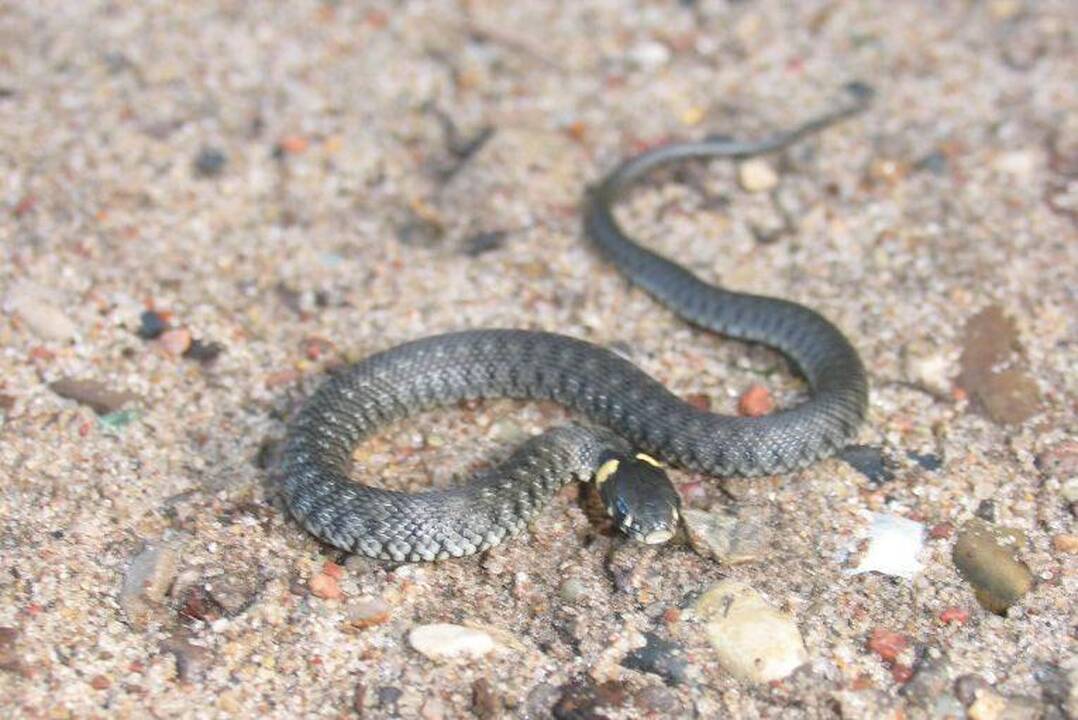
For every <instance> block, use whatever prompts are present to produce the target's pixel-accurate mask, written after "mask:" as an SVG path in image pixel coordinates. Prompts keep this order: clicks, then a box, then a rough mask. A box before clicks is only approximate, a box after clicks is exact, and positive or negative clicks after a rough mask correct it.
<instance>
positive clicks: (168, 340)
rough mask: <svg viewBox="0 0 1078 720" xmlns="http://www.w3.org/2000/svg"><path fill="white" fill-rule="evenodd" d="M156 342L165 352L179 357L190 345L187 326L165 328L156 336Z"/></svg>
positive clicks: (189, 333)
mask: <svg viewBox="0 0 1078 720" xmlns="http://www.w3.org/2000/svg"><path fill="white" fill-rule="evenodd" d="M157 342H158V344H159V345H160V346H161V348H162V349H163V350H164V351H165V352H166V353H168V354H169V355H172V356H173V357H179V356H181V355H183V354H184V353H185V352H187V349H188V348H189V347H191V331H190V330H188V329H187V328H174V329H172V330H166V331H165V332H163V333H161V335H160V336H158V338H157Z"/></svg>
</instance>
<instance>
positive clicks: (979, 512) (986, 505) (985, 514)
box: [973, 500, 996, 522]
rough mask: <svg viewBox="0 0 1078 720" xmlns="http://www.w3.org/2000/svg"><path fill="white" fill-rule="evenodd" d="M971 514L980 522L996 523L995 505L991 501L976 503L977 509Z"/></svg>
mask: <svg viewBox="0 0 1078 720" xmlns="http://www.w3.org/2000/svg"><path fill="white" fill-rule="evenodd" d="M973 514H974V515H976V516H977V517H979V518H980V519H981V520H987V521H988V522H995V521H996V503H995V501H993V500H981V501H980V502H979V503H977V509H976V510H974V511H973Z"/></svg>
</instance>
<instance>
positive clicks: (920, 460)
mask: <svg viewBox="0 0 1078 720" xmlns="http://www.w3.org/2000/svg"><path fill="white" fill-rule="evenodd" d="M906 455H907V456H908V457H909V458H910V460H913V461H914V462H915V463H917V464H918V465H920V466H921V467H922V468H924V469H925V470H928V471H929V472H935V471H936V470H939V469H940V468H941V467H943V458H941V457H940V456H939V455H936V454H935V453H925V454H924V455H922V454H921V453H916V452H913V451H912V450H911V451H910V452H908V453H906Z"/></svg>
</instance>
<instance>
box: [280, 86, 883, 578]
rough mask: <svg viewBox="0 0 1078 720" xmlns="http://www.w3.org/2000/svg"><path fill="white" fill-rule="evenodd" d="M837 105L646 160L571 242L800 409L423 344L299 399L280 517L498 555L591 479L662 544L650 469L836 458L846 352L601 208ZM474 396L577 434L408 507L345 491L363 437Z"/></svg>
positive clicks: (569, 356) (858, 102)
mask: <svg viewBox="0 0 1078 720" xmlns="http://www.w3.org/2000/svg"><path fill="white" fill-rule="evenodd" d="M847 90H848V98H849V99H848V100H847V101H846V102H844V103H842V104H841V105H840V106H838V107H837V108H836V109H834V110H832V111H830V112H828V113H826V114H824V115H821V116H820V117H818V118H815V119H813V120H810V121H809V122H806V123H804V124H803V125H801V126H799V127H797V128H796V129H793V130H790V131H788V132H784V133H781V134H778V135H775V136H773V137H771V138H768V139H765V140H762V141H757V142H738V141H733V140H729V139H724V138H708V139H705V140H702V141H698V142H686V143H677V144H670V145H665V146H661V147H658V148H656V149H653V150H650V151H647V152H645V153H643V154H641V155H639V156H636V157H634V158H632V159H630V160H628V161H627V162H625V163H624V164H622V165H621V166H620V167H618V168H617V169H616V170H614V171H613V172H612V173H611V174H609V175H608V176H607V177H606V178H605V179H604V180H603V181H602V182H601V183H599V184H598V185H597V186H596V187H595V188H593V189H592V190H591V191H590V192H589V193H588V194H587V197H586V200H585V207H584V229H585V234H586V235H587V236H588V237H589V238H591V240H592V242H594V243H595V245H596V246H597V248H598V249H599V251H600V252H601V254H602V255H603V257H605V258H606V259H607V260H608V261H609V262H611V263H613V265H614V266H615V267H617V268H618V270H620V271H621V272H622V273H623V274H624V275H625V276H626V277H627V278H629V280H630V281H631V282H632V283H634V284H636V285H638V286H639V287H641V288H643V289H644V290H646V291H647V292H648V293H650V294H651V295H653V296H654V297H655V298H657V299H658V300H659V301H661V302H662V303H663V304H665V305H666V306H667V307H668V308H670V309H671V310H673V311H674V312H675V313H677V314H678V315H679V316H681V317H682V318H683V319H685V320H686V321H688V322H690V323H692V324H694V325H696V326H698V327H701V328H704V329H706V330H709V331H712V332H715V333H719V334H722V335H725V336H728V337H732V338H736V339H741V340H747V341H751V342H758V343H762V344H765V345H768V346H770V347H772V348H775V349H777V350H778V351H779V352H781V353H783V354H784V355H785V356H786V357H787V358H789V359H790V360H791V361H792V362H793V363H794V364H795V365H796V367H797V369H798V370H799V371H800V372H801V374H802V375H803V376H804V377H805V379H806V380H807V381H808V384H809V387H810V389H811V396H810V397H809V399H808V400H806V401H805V402H803V403H801V404H799V405H797V406H795V407H791V408H788V409H783V410H781V411H778V412H775V413H773V414H769V415H765V416H762V417H735V416H727V415H720V414H715V413H711V412H708V411H705V410H701V409H698V408H696V407H694V406H692V405H690V404H688V403H686V402H685V401H683V400H681V399H680V398H678V397H677V396H675V395H674V394H672V393H671V392H670V391H668V390H667V389H666V388H665V387H664V386H663V385H662V384H660V383H659V382H658V381H656V380H654V379H653V378H651V377H650V376H649V375H647V374H646V373H644V372H643V371H642V370H640V369H639V368H637V367H636V366H635V365H633V364H632V363H631V362H629V361H628V360H625V359H623V358H622V357H620V356H618V355H616V354H614V353H613V352H611V351H609V350H607V349H604V348H602V347H599V346H596V345H593V344H591V343H588V342H585V341H583V340H578V339H574V338H571V337H567V336H564V335H558V334H554V333H548V332H533V331H523V330H507V329H484V330H467V331H463V332H454V333H448V334H444V335H437V336H432V337H426V338H423V339H420V340H416V341H413V342H408V343H405V344H402V345H398V346H397V347H394V348H391V349H389V350H385V351H383V352H380V353H378V354H375V355H372V356H370V357H368V358H366V359H364V360H362V361H360V362H358V363H356V364H354V365H352V366H350V367H349V368H347V369H345V370H344V371H342V372H340V373H338V374H336V375H335V376H333V377H332V378H330V379H329V380H328V381H326V382H325V383H324V384H323V385H322V386H321V387H320V388H318V390H316V392H315V393H314V394H313V396H312V397H311V398H310V399H309V400H308V401H307V402H306V404H305V405H304V407H303V408H302V409H301V410H300V412H299V413H298V414H297V416H296V418H295V419H294V421H293V422H292V423H291V425H290V428H289V432H288V437H287V440H286V443H285V448H284V452H283V454H282V464H281V475H282V478H283V490H284V498H285V502H286V504H287V506H288V508H289V510H290V511H291V513H292V515H293V516H294V517H295V518H296V519H297V520H298V521H299V522H300V523H301V524H302V525H303V526H304V527H305V528H306V529H307V530H308V531H310V532H311V533H312V534H314V535H315V536H317V537H318V538H320V539H321V540H323V541H325V542H327V543H329V544H331V545H334V546H336V547H338V548H341V549H344V550H348V551H352V552H357V553H362V554H363V555H366V556H368V557H372V558H379V559H385V560H394V561H419V560H438V559H442V558H447V557H460V556H463V555H469V554H472V553H476V552H480V551H483V550H486V549H488V548H490V547H492V546H494V545H496V544H497V543H499V542H501V541H502V540H503V539H505V538H506V537H508V536H510V535H512V534H513V533H514V532H516V531H518V530H520V529H521V528H523V527H524V526H525V525H526V524H527V523H528V522H529V520H530V519H531V518H532V517H534V516H535V515H536V514H537V513H538V512H540V511H541V510H542V509H543V508H544V506H545V505H546V504H547V503H548V502H549V501H550V499H551V498H552V496H553V495H554V493H555V492H557V490H558V489H559V488H561V487H562V486H563V485H565V484H566V483H568V482H571V481H574V480H581V481H589V480H594V481H595V482H596V483H597V485H598V489H599V494H600V497H601V498H602V500H603V503H604V505H605V506H606V509H607V511H608V512H609V513H610V514H611V516H612V517H613V518H614V520H615V522H616V523H617V525H618V526H619V527H620V528H621V529H622V530H624V531H625V532H627V533H628V534H629V535H630V536H632V537H634V538H635V539H638V540H641V541H643V542H647V543H653V544H654V543H660V542H664V541H666V540H667V539H669V538H670V537H671V536H673V534H674V532H675V530H676V528H677V525H678V522H679V515H678V509H679V501H678V495H677V492H676V490H674V488H673V486H672V485H671V483H670V481H669V479H668V478H667V476H666V473H665V472H664V470H663V469H662V467H661V466H660V464H659V462H658V461H662V462H664V463H668V464H670V465H673V466H677V467H681V468H685V469H688V470H694V471H699V472H703V473H707V474H710V475H715V476H729V475H742V476H752V475H768V474H774V473H780V472H788V471H791V470H796V469H798V468H803V467H805V466H807V465H809V464H810V463H813V462H815V461H816V460H819V459H821V458H824V457H827V456H829V455H832V454H834V453H835V452H836V451H838V450H839V449H841V448H842V447H843V446H844V445H845V444H846V443H847V441H848V440H849V439H850V438H851V436H852V435H853V434H854V433H855V432H856V431H857V428H858V426H859V425H860V423H861V421H862V419H863V418H864V415H865V411H866V405H867V401H868V384H867V380H866V377H865V370H864V367H863V366H862V364H861V360H860V359H859V357H858V355H857V352H856V351H855V350H854V348H853V346H852V345H851V344H850V342H849V341H848V340H847V339H846V337H845V336H844V335H843V334H842V333H841V332H840V331H839V330H838V329H837V328H836V327H835V326H834V325H833V324H831V323H830V322H829V321H828V320H827V319H825V318H824V317H823V316H821V315H820V314H819V313H817V312H815V311H813V310H811V309H809V308H807V307H805V306H803V305H799V304H797V303H793V302H789V301H786V300H781V299H777V298H771V297H762V296H757V295H750V294H747V293H741V292H732V291H729V290H724V289H722V288H719V287H715V286H713V285H710V284H708V283H705V282H703V281H702V280H700V279H699V278H697V277H696V276H695V275H693V274H692V273H691V272H689V271H688V270H686V269H685V268H683V267H681V266H680V265H678V264H676V263H674V262H672V261H670V260H668V259H666V258H663V257H661V256H659V255H657V254H655V253H653V252H651V251H649V250H647V249H645V248H643V247H641V246H640V245H637V244H636V243H635V242H633V240H631V239H630V238H629V237H628V236H627V235H626V234H625V232H624V231H623V230H622V229H621V228H620V227H619V225H618V222H617V220H616V219H615V217H614V214H613V206H614V203H615V202H616V201H617V200H618V199H619V198H620V197H621V196H622V195H623V194H624V193H625V191H626V189H627V188H628V187H629V186H631V185H633V184H634V183H636V182H638V181H639V180H640V179H641V178H643V177H644V176H645V175H647V174H648V173H649V172H651V171H652V170H653V169H655V168H657V167H659V166H664V165H668V164H670V163H674V162H679V161H684V160H690V159H701V158H731V159H739V158H746V157H750V156H754V155H759V154H762V153H769V152H774V151H777V150H781V149H783V148H785V147H787V146H789V145H790V144H792V143H794V142H796V141H797V140H799V139H800V138H802V137H804V136H805V135H808V134H810V133H813V132H816V131H818V130H820V129H822V128H824V127H827V126H828V125H830V124H832V123H834V122H836V121H838V120H839V119H841V118H843V117H846V116H848V115H851V114H853V113H856V112H860V111H861V110H862V109H863V108H864V107H865V106H866V105H867V104H868V102H869V100H870V98H871V90H870V89H869V88H868V87H866V86H864V85H861V84H857V83H854V84H851V85H850V86H848V87H847ZM487 397H510V398H531V399H549V400H554V401H556V402H558V403H560V404H562V405H564V406H566V407H568V408H570V409H572V410H574V411H576V412H578V413H580V414H582V415H583V416H584V417H586V418H587V420H588V421H590V422H589V423H588V424H584V423H573V424H569V425H565V426H562V427H557V428H553V429H551V430H548V431H546V432H544V433H542V434H540V435H538V436H535V437H533V438H531V439H530V440H528V441H526V442H525V443H523V444H522V445H521V446H520V447H518V448H517V449H516V450H515V451H513V452H512V454H511V456H510V457H509V458H508V459H507V460H506V461H505V462H503V463H502V464H500V465H499V466H497V467H495V468H492V469H489V470H484V471H480V472H478V473H477V474H475V475H473V476H472V477H470V478H469V479H468V480H467V481H466V482H465V483H464V484H462V485H460V486H457V487H453V488H449V489H445V490H429V491H426V492H421V493H414V494H412V493H404V492H399V491H394V490H388V489H382V488H377V487H371V486H368V485H363V484H360V483H357V482H354V481H353V480H351V479H350V477H349V474H350V472H351V465H352V461H351V460H352V453H353V451H354V449H355V447H356V446H357V444H358V443H360V442H361V441H362V440H363V439H364V438H366V437H368V436H370V435H372V434H373V433H375V432H377V431H379V430H381V429H382V428H384V427H386V426H387V425H388V424H390V423H392V422H395V421H398V420H400V419H402V418H405V417H406V416H409V415H413V414H415V413H417V412H420V411H422V410H425V409H429V408H433V407H437V406H445V405H449V404H452V403H455V402H457V401H460V400H464V399H471V398H487ZM656 458H657V460H656Z"/></svg>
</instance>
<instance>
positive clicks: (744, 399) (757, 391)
mask: <svg viewBox="0 0 1078 720" xmlns="http://www.w3.org/2000/svg"><path fill="white" fill-rule="evenodd" d="M774 409H775V401H774V399H772V397H771V392H770V391H769V390H768V389H767V388H765V387H764V386H763V385H752V386H751V387H749V389H748V390H746V391H745V392H744V393H742V394H741V399H740V400H738V401H737V412H738V414H740V415H745V416H747V417H759V416H761V415H767V414H768V413H769V412H771V411H772V410H774Z"/></svg>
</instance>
